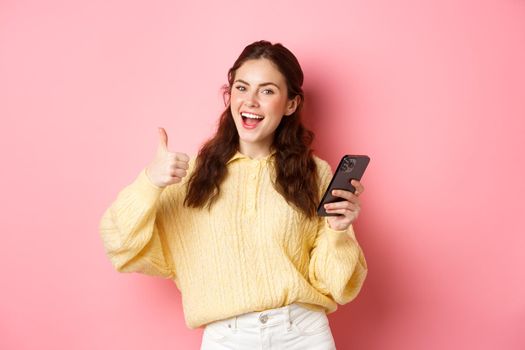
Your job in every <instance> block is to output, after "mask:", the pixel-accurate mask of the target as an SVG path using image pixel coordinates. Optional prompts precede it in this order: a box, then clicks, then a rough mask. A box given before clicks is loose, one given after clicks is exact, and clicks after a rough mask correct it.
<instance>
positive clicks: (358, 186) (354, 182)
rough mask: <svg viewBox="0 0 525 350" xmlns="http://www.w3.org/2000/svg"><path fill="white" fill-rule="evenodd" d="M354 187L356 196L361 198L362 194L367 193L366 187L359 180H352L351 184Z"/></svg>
mask: <svg viewBox="0 0 525 350" xmlns="http://www.w3.org/2000/svg"><path fill="white" fill-rule="evenodd" d="M351 184H352V186H354V187H355V192H354V193H355V195H356V196H359V195H360V194H361V193H363V192H364V191H365V187H364V186H363V184H361V182H360V181H358V180H352V182H351Z"/></svg>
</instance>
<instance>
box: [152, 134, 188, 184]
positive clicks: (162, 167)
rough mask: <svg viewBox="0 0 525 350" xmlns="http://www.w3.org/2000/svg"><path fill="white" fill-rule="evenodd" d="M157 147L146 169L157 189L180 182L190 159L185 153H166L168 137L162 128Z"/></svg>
mask: <svg viewBox="0 0 525 350" xmlns="http://www.w3.org/2000/svg"><path fill="white" fill-rule="evenodd" d="M159 137H160V140H159V147H158V148H157V153H156V154H155V158H154V159H153V161H151V163H150V164H149V165H148V167H147V168H146V175H147V176H148V178H149V179H150V181H151V182H152V183H153V184H154V185H156V186H158V187H166V186H168V185H171V184H174V183H177V182H181V181H182V178H183V177H184V176H186V170H188V167H189V165H188V161H189V160H190V158H189V157H188V155H187V154H185V153H173V152H170V151H168V135H167V134H166V131H165V130H164V129H163V128H159Z"/></svg>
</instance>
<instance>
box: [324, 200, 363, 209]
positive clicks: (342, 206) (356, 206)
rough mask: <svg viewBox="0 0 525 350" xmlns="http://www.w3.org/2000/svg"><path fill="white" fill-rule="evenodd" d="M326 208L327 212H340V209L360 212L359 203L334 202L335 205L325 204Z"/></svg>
mask: <svg viewBox="0 0 525 350" xmlns="http://www.w3.org/2000/svg"><path fill="white" fill-rule="evenodd" d="M324 207H325V209H326V210H339V209H348V210H358V209H359V202H349V201H341V202H333V203H327V204H325V205H324Z"/></svg>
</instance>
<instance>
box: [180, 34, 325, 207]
mask: <svg viewBox="0 0 525 350" xmlns="http://www.w3.org/2000/svg"><path fill="white" fill-rule="evenodd" d="M261 58H266V59H268V60H270V61H272V62H273V63H274V64H275V65H276V67H277V68H278V69H279V71H280V72H281V74H282V75H283V76H284V78H285V80H286V84H287V90H288V99H293V98H295V97H296V96H300V100H299V103H298V106H297V108H296V110H295V112H294V113H293V114H291V115H289V116H287V117H285V118H282V120H281V123H280V124H279V126H278V127H277V129H276V130H275V135H274V139H273V143H272V149H273V150H275V152H276V153H275V172H276V178H275V182H274V184H273V185H274V187H275V189H276V190H277V191H278V192H279V193H280V194H281V195H282V196H283V197H284V198H285V199H286V201H287V202H288V203H290V204H292V205H293V206H295V207H296V208H297V209H299V210H300V211H301V212H303V213H304V214H305V215H306V216H307V217H314V216H315V211H316V207H317V202H318V200H319V187H318V182H319V179H318V176H317V167H316V164H315V161H314V159H313V154H312V149H311V148H310V146H311V144H312V141H313V139H314V134H313V132H312V131H310V130H308V129H307V128H306V127H305V126H304V125H303V124H302V122H301V109H302V106H303V102H304V93H303V90H302V85H303V80H304V76H303V71H302V69H301V66H300V65H299V62H298V60H297V58H296V57H295V56H294V55H293V53H292V52H291V51H289V50H288V49H287V48H286V47H284V46H283V45H281V44H279V43H276V44H272V43H270V42H268V41H265V40H261V41H256V42H254V43H252V44H250V45H248V46H246V47H245V48H244V50H243V51H242V53H241V54H240V56H239V57H238V58H237V60H236V61H235V63H234V64H233V66H232V67H231V68H230V69H229V71H228V85H225V86H224V87H223V97H224V101H225V104H226V106H227V107H226V109H225V110H224V112H223V113H222V115H221V117H220V119H219V124H218V127H217V132H216V133H215V135H214V136H213V137H212V138H210V139H209V140H208V141H206V143H204V145H203V146H202V147H201V149H200V150H199V153H198V156H197V159H196V164H195V171H194V172H193V174H192V175H191V177H190V179H189V183H188V190H187V193H186V198H185V199H184V203H185V205H187V206H189V207H194V208H202V207H205V206H206V207H208V208H209V207H210V206H211V205H212V204H213V202H214V201H215V199H217V196H218V195H219V193H220V187H221V183H222V181H223V180H224V179H225V178H226V175H227V173H228V168H227V167H226V163H227V162H228V161H229V160H230V158H231V157H233V156H234V155H235V153H236V152H237V150H238V149H239V135H238V133H237V129H236V127H235V123H234V120H233V115H232V112H231V109H230V94H231V89H232V86H233V82H234V80H235V73H236V71H237V69H238V68H239V67H241V66H242V65H243V63H244V62H246V61H248V60H254V59H261Z"/></svg>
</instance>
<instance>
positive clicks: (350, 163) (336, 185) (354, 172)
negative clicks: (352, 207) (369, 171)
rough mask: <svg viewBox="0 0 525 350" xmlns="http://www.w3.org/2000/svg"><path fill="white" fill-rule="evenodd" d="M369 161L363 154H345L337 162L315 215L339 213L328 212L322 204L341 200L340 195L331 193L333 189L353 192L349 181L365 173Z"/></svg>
mask: <svg viewBox="0 0 525 350" xmlns="http://www.w3.org/2000/svg"><path fill="white" fill-rule="evenodd" d="M369 162H370V157H368V156H365V155H348V154H347V155H345V156H343V158H342V159H341V161H340V162H339V165H338V166H337V169H336V171H335V173H334V176H333V177H332V180H331V181H330V185H328V188H327V189H326V191H325V193H324V195H323V198H322V199H321V203H319V206H318V207H317V215H319V216H337V215H339V214H328V213H327V212H326V211H325V209H324V205H325V204H326V203H333V202H339V201H343V200H344V199H343V198H341V197H335V196H333V195H332V191H333V190H346V191H350V192H352V193H354V192H355V188H354V186H352V184H351V183H350V182H351V181H352V180H361V178H362V177H363V174H364V173H365V170H366V167H367V166H368V163H369Z"/></svg>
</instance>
